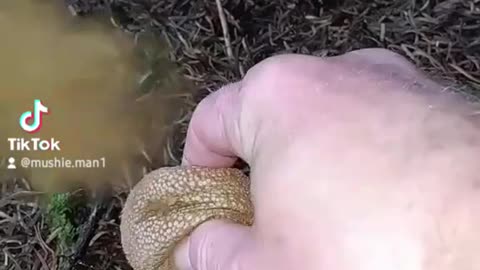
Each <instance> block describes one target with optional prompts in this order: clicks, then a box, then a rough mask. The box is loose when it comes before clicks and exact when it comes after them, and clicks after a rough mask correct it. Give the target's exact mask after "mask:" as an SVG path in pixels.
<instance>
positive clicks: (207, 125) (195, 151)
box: [182, 82, 243, 167]
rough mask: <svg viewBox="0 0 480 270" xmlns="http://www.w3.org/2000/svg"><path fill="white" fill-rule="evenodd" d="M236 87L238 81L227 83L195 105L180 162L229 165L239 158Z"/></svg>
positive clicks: (237, 90) (216, 165)
mask: <svg viewBox="0 0 480 270" xmlns="http://www.w3.org/2000/svg"><path fill="white" fill-rule="evenodd" d="M240 86H241V83H240V82H237V83H232V84H228V85H226V86H224V87H222V88H220V89H219V90H217V91H216V92H214V93H212V94H210V95H208V96H207V97H206V98H205V99H203V100H202V101H201V102H200V103H199V104H198V106H197V108H196V109H195V111H194V112H193V116H192V119H191V121H190V124H189V127H188V131H187V137H186V142H185V148H184V153H183V159H182V164H183V165H194V166H206V167H230V166H232V165H233V164H234V163H235V161H236V160H237V159H238V158H239V157H240V158H243V157H242V151H241V148H242V146H241V145H240V141H241V140H240V131H239V114H240V107H241V98H240V95H239V92H240Z"/></svg>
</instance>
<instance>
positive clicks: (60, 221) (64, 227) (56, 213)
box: [48, 193, 76, 253]
mask: <svg viewBox="0 0 480 270" xmlns="http://www.w3.org/2000/svg"><path fill="white" fill-rule="evenodd" d="M72 212H73V211H72V206H71V205H70V194H69V193H57V194H53V195H52V196H51V198H50V202H49V204H48V222H49V227H50V232H56V235H57V237H56V238H57V248H58V249H59V251H60V253H64V252H65V251H67V250H68V249H69V248H70V247H72V245H73V244H74V238H75V234H76V230H75V227H74V225H73V223H72V221H71V216H72V214H73V213H72Z"/></svg>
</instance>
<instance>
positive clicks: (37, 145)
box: [8, 138, 60, 151]
mask: <svg viewBox="0 0 480 270" xmlns="http://www.w3.org/2000/svg"><path fill="white" fill-rule="evenodd" d="M8 143H9V146H10V151H60V141H57V140H55V138H51V139H48V140H42V139H40V138H31V139H25V138H8Z"/></svg>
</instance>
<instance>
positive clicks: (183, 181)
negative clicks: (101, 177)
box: [120, 166, 253, 270]
mask: <svg viewBox="0 0 480 270" xmlns="http://www.w3.org/2000/svg"><path fill="white" fill-rule="evenodd" d="M249 186H250V183H249V178H248V177H247V176H246V175H245V174H243V172H242V171H240V170H238V169H234V168H204V167H183V166H177V167H164V168H160V169H157V170H155V171H152V172H150V173H149V174H147V175H145V176H144V178H143V179H142V180H141V181H140V182H138V183H137V185H135V187H134V188H133V189H132V191H131V192H130V194H129V196H128V197H127V200H126V202H125V206H124V208H123V211H122V216H121V224H120V232H121V240H122V247H123V250H124V252H125V255H126V257H127V260H128V261H129V263H130V264H131V266H132V267H133V268H134V269H135V270H159V269H160V270H171V269H174V267H173V265H174V264H173V257H172V255H173V251H174V249H175V247H176V246H177V245H178V244H179V243H180V242H181V241H182V240H183V239H184V238H186V237H188V235H189V234H190V233H191V232H192V231H193V230H194V229H195V228H196V227H197V226H199V225H200V224H202V223H203V222H205V221H207V220H210V219H228V220H231V221H232V222H236V223H239V224H243V225H247V226H250V225H252V223H253V205H252V203H251V201H250V191H249V190H250V187H249Z"/></svg>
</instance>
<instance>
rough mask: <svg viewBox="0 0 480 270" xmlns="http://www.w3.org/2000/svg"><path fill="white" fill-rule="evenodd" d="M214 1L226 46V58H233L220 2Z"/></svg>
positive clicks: (218, 0)
mask: <svg viewBox="0 0 480 270" xmlns="http://www.w3.org/2000/svg"><path fill="white" fill-rule="evenodd" d="M215 2H216V3H217V9H218V16H219V18H220V24H221V25H222V31H223V39H224V41H225V47H227V56H228V58H230V59H233V52H232V43H231V42H230V34H229V33H228V25H227V19H226V18H225V12H224V11H223V7H222V3H221V2H220V0H215Z"/></svg>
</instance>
